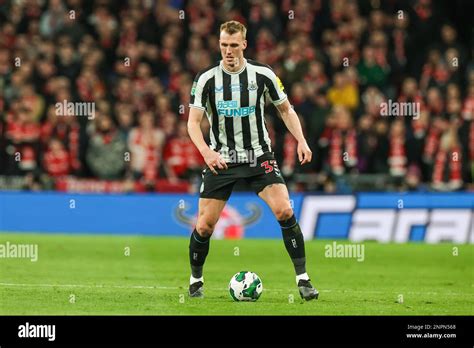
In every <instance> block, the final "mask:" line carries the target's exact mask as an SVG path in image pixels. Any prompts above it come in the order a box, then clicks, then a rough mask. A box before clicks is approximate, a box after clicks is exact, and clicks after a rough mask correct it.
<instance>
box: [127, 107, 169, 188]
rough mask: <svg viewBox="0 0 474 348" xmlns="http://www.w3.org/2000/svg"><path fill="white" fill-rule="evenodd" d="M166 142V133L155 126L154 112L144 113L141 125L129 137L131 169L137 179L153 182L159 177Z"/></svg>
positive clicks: (140, 117)
mask: <svg viewBox="0 0 474 348" xmlns="http://www.w3.org/2000/svg"><path fill="white" fill-rule="evenodd" d="M164 142H165V133H164V132H163V131H162V130H161V129H159V128H156V127H155V119H154V115H153V113H152V112H149V111H147V112H144V113H142V114H141V115H140V116H139V126H138V127H135V128H133V129H132V130H131V131H130V134H129V137H128V147H129V149H130V152H131V162H130V169H131V171H132V173H133V176H134V177H135V178H136V179H141V178H143V179H144V180H145V181H147V182H152V181H154V180H155V179H157V178H158V177H159V174H160V173H159V170H160V165H161V162H162V152H163V146H164Z"/></svg>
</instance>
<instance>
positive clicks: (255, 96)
mask: <svg viewBox="0 0 474 348" xmlns="http://www.w3.org/2000/svg"><path fill="white" fill-rule="evenodd" d="M265 96H268V97H269V98H270V100H271V102H272V103H273V104H274V105H279V104H281V103H283V102H284V101H285V100H286V99H287V96H286V94H285V92H284V87H283V84H282V83H281V81H280V79H279V78H278V77H277V76H276V75H275V73H274V72H273V70H272V69H271V68H270V67H269V66H268V65H265V64H261V63H257V62H255V61H252V60H250V59H246V60H245V62H244V65H243V67H242V69H240V71H237V72H230V71H227V70H226V69H225V68H224V65H223V62H222V61H220V62H219V63H216V64H215V65H213V66H211V67H209V68H207V69H205V70H203V71H201V72H200V73H199V74H198V75H197V76H196V78H195V80H194V83H193V86H192V89H191V103H190V105H189V106H190V107H194V108H198V109H202V110H204V111H205V113H206V115H207V118H208V119H209V123H210V125H211V128H210V139H211V148H212V149H213V150H216V151H218V152H219V153H220V154H221V155H222V157H223V159H224V160H225V161H226V162H230V163H232V162H238V163H246V162H250V161H251V160H252V159H251V158H250V157H251V156H253V158H256V157H259V156H261V155H263V154H264V153H266V152H271V143H270V138H269V136H268V131H267V127H266V125H265V117H264V115H265V113H264V107H265Z"/></svg>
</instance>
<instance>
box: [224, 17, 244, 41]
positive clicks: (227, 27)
mask: <svg viewBox="0 0 474 348" xmlns="http://www.w3.org/2000/svg"><path fill="white" fill-rule="evenodd" d="M222 31H226V32H227V33H229V34H230V35H232V34H235V33H238V32H241V33H242V37H243V38H244V40H245V37H246V35H247V28H246V27H245V25H243V24H242V23H240V22H237V21H228V22H225V23H223V24H221V32H222Z"/></svg>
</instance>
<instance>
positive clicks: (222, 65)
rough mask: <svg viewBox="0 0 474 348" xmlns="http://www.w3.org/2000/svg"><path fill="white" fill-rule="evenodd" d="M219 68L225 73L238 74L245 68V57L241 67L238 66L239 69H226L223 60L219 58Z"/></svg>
mask: <svg viewBox="0 0 474 348" xmlns="http://www.w3.org/2000/svg"><path fill="white" fill-rule="evenodd" d="M220 65H221V69H222V70H223V71H224V72H225V73H227V74H230V75H234V74H240V73H241V72H242V71H244V70H245V68H246V67H247V59H245V58H244V64H243V65H242V68H240V70H239V71H229V70H227V69H226V68H225V67H224V61H223V60H221V64H220Z"/></svg>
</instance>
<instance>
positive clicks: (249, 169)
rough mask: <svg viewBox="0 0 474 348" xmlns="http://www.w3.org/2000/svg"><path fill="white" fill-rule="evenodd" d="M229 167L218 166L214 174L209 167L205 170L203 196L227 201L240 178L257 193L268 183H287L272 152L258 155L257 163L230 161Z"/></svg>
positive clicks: (201, 193) (201, 189)
mask: <svg viewBox="0 0 474 348" xmlns="http://www.w3.org/2000/svg"><path fill="white" fill-rule="evenodd" d="M227 167H228V169H217V168H216V171H217V172H218V175H215V174H213V173H212V172H211V171H210V170H209V168H206V169H204V170H203V172H202V184H201V188H200V197H201V198H214V199H220V200H223V201H227V200H228V199H229V197H230V194H231V193H232V190H233V188H234V185H235V183H236V182H237V181H238V180H240V179H244V180H245V181H246V182H247V183H248V184H249V185H250V186H251V187H252V189H253V190H254V191H255V193H257V194H258V193H259V192H260V191H262V190H263V189H264V188H265V187H266V186H268V185H271V184H285V180H284V179H283V176H282V174H281V172H280V168H278V164H277V163H276V160H275V156H273V153H271V152H267V153H264V154H263V155H262V156H260V157H258V158H257V161H256V165H255V163H253V164H250V163H228V164H227Z"/></svg>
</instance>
